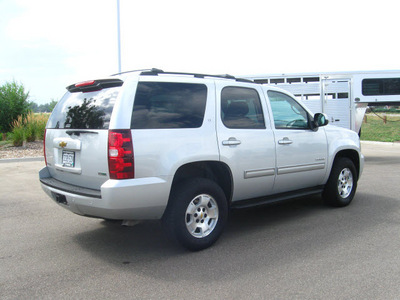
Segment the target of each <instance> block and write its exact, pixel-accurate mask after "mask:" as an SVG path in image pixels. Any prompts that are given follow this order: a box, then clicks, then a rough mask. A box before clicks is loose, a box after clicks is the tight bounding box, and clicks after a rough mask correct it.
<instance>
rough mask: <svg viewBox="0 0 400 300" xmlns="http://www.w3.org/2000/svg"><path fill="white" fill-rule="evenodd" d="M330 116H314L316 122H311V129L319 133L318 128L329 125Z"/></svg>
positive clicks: (321, 114) (317, 114)
mask: <svg viewBox="0 0 400 300" xmlns="http://www.w3.org/2000/svg"><path fill="white" fill-rule="evenodd" d="M328 123H329V120H328V116H327V115H326V114H323V113H316V114H315V115H314V120H313V121H312V122H311V129H312V130H313V131H317V130H318V127H321V126H325V125H328Z"/></svg>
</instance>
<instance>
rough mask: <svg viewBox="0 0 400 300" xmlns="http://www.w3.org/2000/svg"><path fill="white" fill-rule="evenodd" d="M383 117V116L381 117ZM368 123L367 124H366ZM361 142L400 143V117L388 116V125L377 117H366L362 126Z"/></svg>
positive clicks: (371, 115) (370, 115)
mask: <svg viewBox="0 0 400 300" xmlns="http://www.w3.org/2000/svg"><path fill="white" fill-rule="evenodd" d="M380 116H381V117H383V115H380ZM365 121H366V122H365ZM361 140H363V141H378V142H398V141H400V116H394V115H389V116H387V123H386V124H384V122H383V120H382V119H381V118H379V117H378V116H376V115H373V114H368V115H366V120H365V118H364V121H363V124H362V126H361Z"/></svg>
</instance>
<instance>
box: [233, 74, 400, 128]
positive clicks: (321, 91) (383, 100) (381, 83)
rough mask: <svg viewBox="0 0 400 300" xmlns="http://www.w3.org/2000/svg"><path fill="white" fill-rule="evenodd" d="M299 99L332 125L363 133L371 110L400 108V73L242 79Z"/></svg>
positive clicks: (284, 75) (278, 75) (250, 76)
mask: <svg viewBox="0 0 400 300" xmlns="http://www.w3.org/2000/svg"><path fill="white" fill-rule="evenodd" d="M241 77H242V78H247V79H250V80H254V81H255V82H257V83H262V84H270V85H276V86H277V87H280V88H282V89H284V90H287V91H289V92H291V93H292V94H294V95H295V97H296V98H297V99H298V100H301V101H302V102H303V103H304V104H305V105H306V106H307V107H308V108H309V109H310V110H311V111H312V112H314V113H317V112H323V113H325V114H327V115H328V117H329V122H330V124H333V125H336V126H339V127H343V128H347V129H351V130H353V131H355V132H357V133H360V130H361V125H362V120H363V118H364V115H365V112H366V110H367V106H383V105H400V70H394V71H363V72H334V73H297V74H263V75H246V76H241Z"/></svg>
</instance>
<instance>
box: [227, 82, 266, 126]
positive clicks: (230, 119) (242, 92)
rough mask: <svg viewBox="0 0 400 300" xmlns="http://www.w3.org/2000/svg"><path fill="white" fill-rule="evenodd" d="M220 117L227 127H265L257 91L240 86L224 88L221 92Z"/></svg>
mask: <svg viewBox="0 0 400 300" xmlns="http://www.w3.org/2000/svg"><path fill="white" fill-rule="evenodd" d="M221 118H222V122H223V123H224V125H225V126H226V127H228V128H235V129H263V128H265V123H264V115H263V112H262V109H261V102H260V97H259V96H258V92H257V91H256V90H254V89H249V88H242V87H226V88H224V89H223V90H222V93H221Z"/></svg>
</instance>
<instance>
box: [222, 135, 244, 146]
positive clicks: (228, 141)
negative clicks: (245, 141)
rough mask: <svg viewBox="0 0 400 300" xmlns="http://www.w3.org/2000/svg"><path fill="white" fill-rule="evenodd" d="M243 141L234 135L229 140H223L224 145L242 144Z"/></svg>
mask: <svg viewBox="0 0 400 300" xmlns="http://www.w3.org/2000/svg"><path fill="white" fill-rule="evenodd" d="M241 143H242V142H241V141H239V140H237V139H236V138H234V137H230V138H229V139H228V140H227V141H226V140H225V141H222V145H224V146H235V145H240V144H241Z"/></svg>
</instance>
